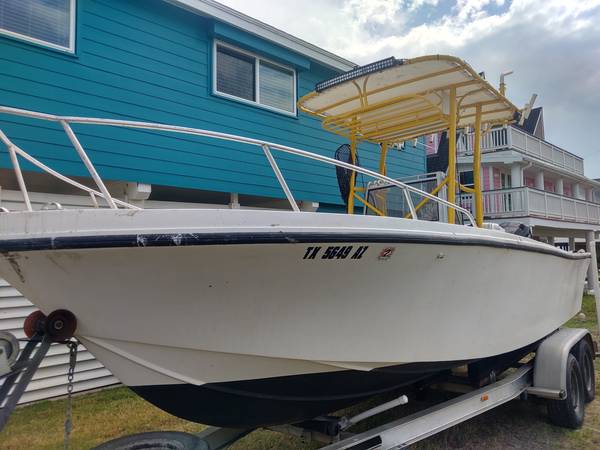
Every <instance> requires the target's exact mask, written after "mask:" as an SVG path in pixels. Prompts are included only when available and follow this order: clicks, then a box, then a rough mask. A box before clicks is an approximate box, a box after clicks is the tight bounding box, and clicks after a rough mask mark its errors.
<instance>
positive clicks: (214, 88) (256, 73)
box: [212, 39, 297, 117]
mask: <svg viewBox="0 0 600 450" xmlns="http://www.w3.org/2000/svg"><path fill="white" fill-rule="evenodd" d="M217 45H220V46H221V47H225V48H229V49H231V50H233V51H235V52H237V53H241V54H242V55H246V56H249V57H251V58H254V59H255V61H256V62H255V64H254V90H255V92H256V100H248V99H245V98H241V97H236V96H235V95H231V94H228V93H226V92H221V91H219V90H217ZM261 61H264V62H265V63H267V64H270V65H273V66H275V67H280V68H281V69H284V70H287V71H289V72H291V73H292V76H293V80H292V88H293V93H292V95H293V101H292V105H293V111H288V110H286V109H280V108H275V107H274V106H269V105H263V104H262V103H260V62H261ZM296 89H297V74H296V69H294V68H293V67H290V66H285V65H283V64H279V63H277V62H275V61H272V60H270V59H267V58H263V57H262V56H260V55H257V54H256V53H252V52H249V51H247V50H243V49H241V48H239V47H236V46H234V45H231V44H228V43H226V42H223V41H220V40H217V39H214V40H213V58H212V91H213V94H214V95H217V96H219V97H224V98H228V99H230V100H235V101H237V102H241V103H246V104H248V105H252V106H256V107H258V108H263V109H267V110H269V111H275V112H277V113H279V114H285V115H287V116H292V117H296V116H297V107H296V103H297V99H296V98H297V93H296Z"/></svg>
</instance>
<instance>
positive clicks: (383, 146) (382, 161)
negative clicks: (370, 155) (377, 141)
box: [379, 142, 388, 175]
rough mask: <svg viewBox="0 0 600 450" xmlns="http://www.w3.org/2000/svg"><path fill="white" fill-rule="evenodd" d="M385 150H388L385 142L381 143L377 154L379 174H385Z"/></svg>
mask: <svg viewBox="0 0 600 450" xmlns="http://www.w3.org/2000/svg"><path fill="white" fill-rule="evenodd" d="M387 150H388V144H387V142H384V143H382V144H381V154H380V155H379V173H380V174H381V175H385V174H386V167H385V158H386V156H387Z"/></svg>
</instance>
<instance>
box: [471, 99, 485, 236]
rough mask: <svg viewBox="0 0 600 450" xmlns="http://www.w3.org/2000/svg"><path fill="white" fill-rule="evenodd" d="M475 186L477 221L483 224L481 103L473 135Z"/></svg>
mask: <svg viewBox="0 0 600 450" xmlns="http://www.w3.org/2000/svg"><path fill="white" fill-rule="evenodd" d="M473 139H474V142H473V185H474V186H473V187H474V189H475V222H477V226H478V227H482V226H483V194H482V191H483V190H482V186H481V105H477V106H476V107H475V135H474V136H473Z"/></svg>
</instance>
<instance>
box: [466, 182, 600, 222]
mask: <svg viewBox="0 0 600 450" xmlns="http://www.w3.org/2000/svg"><path fill="white" fill-rule="evenodd" d="M460 204H461V206H462V207H463V208H466V209H470V210H473V196H472V195H471V194H461V196H460ZM483 211H484V215H485V216H486V217H489V218H490V219H498V218H503V217H507V218H508V217H524V216H535V217H542V218H545V219H555V220H556V219H557V220H564V221H569V222H581V223H589V224H600V205H599V204H597V203H592V202H588V201H586V200H580V199H575V198H571V197H565V196H563V195H558V194H554V193H552V192H545V191H540V190H537V189H533V188H529V187H519V188H512V189H502V190H497V191H486V192H484V193H483Z"/></svg>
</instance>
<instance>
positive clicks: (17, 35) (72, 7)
mask: <svg viewBox="0 0 600 450" xmlns="http://www.w3.org/2000/svg"><path fill="white" fill-rule="evenodd" d="M76 1H77V0H70V3H71V4H70V16H71V17H70V18H69V46H68V47H63V46H62V45H58V44H53V43H52V42H48V41H44V40H43V39H37V38H34V37H31V36H27V35H26V34H21V33H16V32H14V31H11V30H6V29H4V28H2V27H0V34H4V35H6V36H10V37H13V38H16V39H19V40H22V41H27V42H32V43H34V44H38V45H42V46H44V47H49V48H53V49H55V50H61V51H63V52H69V53H75V24H76V23H75V22H76V15H77V11H76V6H77V5H76V4H75V2H76Z"/></svg>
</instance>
